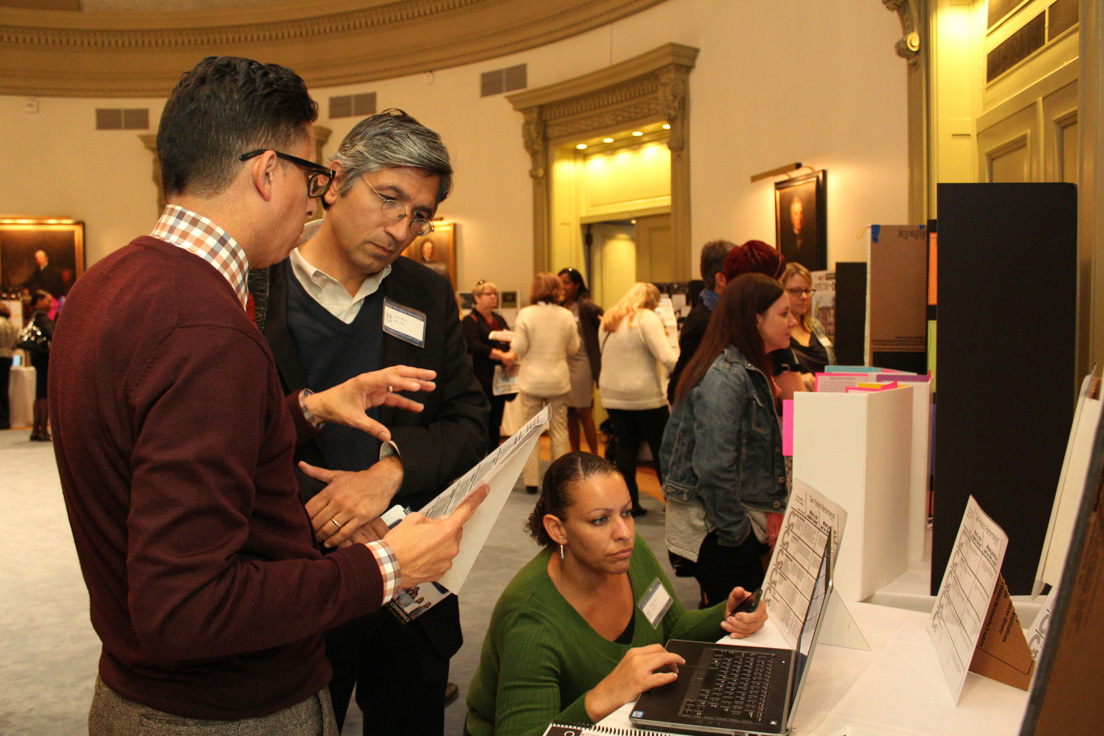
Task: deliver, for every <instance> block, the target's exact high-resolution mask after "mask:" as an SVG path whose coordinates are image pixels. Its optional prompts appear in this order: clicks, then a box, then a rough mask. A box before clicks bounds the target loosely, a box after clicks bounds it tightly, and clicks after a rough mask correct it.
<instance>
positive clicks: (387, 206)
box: [360, 175, 433, 235]
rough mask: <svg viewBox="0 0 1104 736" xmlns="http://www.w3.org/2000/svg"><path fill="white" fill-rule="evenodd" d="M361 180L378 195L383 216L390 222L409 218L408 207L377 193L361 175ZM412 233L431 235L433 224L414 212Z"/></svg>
mask: <svg viewBox="0 0 1104 736" xmlns="http://www.w3.org/2000/svg"><path fill="white" fill-rule="evenodd" d="M360 180H361V181H363V182H364V183H365V184H368V188H369V189H371V190H372V191H373V192H375V193H376V196H377V197H379V198H380V209H381V210H382V211H383V216H384V217H386V218H387V219H389V220H401V219H403V218H404V217H406V216H407V214H408V213H407V211H406V207H405V206H404V205H403V203H402V202H400V201H399V200H397V199H395V198H394V197H388V196H387V195H385V194H380V193H379V192H377V191H376V188H375V187H374V186H372V185H371V184H369V183H368V180H367V179H365V178H364V176H363V175H361V177H360ZM410 232H412V233H414V235H429V234H430V233H431V232H433V223H432V222H430V221H429V220H427V219H426V218H425V216H423V215H422V214H420V213H418V212H414V213H412V215H411V218H410Z"/></svg>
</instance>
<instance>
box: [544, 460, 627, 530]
mask: <svg viewBox="0 0 1104 736" xmlns="http://www.w3.org/2000/svg"><path fill="white" fill-rule="evenodd" d="M596 475H618V476H619V475H620V473H618V472H617V467H616V466H614V464H613V463H611V462H610V461H609V460H606V459H605V458H604V457H601V456H599V455H595V454H593V453H590V452H569V453H567V454H566V455H564V456H563V457H561V458H560V459H559V460H557V461H556V462H554V463H552V464H551V465H550V466H548V472H547V473H545V474H544V483H543V484H542V485H541V494H540V498H538V499H537V504H536V506H534V507H533V512H532V513H531V514H529V520H528V521H527V522H525V530H526V531H527V532H529V536H531V537H532V538H533V539H535V540H536V541H537V544H539V545H541V546H542V547H548V548H549V549H552V548H554V547H557V546H558V545H557V544H556V542H555V541H553V539H552V537H551V536H549V534H548V530H546V529H545V528H544V515H545V514H552V515H553V516H556V517H558V518H560V519H564V518H566V516H567V509H568V507H569V506H571V501H572V500H573V499H572V498H571V493H570V491H571V490H572V489H573V488H574V487H575V486H576V485H577V484H578V483H581V482H582V481H584V480H586V479H587V478H592V477H594V476H596Z"/></svg>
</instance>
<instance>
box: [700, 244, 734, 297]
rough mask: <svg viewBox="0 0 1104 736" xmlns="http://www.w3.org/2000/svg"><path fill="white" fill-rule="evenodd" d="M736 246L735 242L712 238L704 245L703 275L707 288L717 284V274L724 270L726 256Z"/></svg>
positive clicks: (702, 258)
mask: <svg viewBox="0 0 1104 736" xmlns="http://www.w3.org/2000/svg"><path fill="white" fill-rule="evenodd" d="M735 247H736V244H735V243H730V242H728V241H727V240H711V241H709V242H708V243H706V244H705V245H703V246H702V252H701V275H702V281H704V282H705V288H707V289H712V288H713V287H715V286H716V285H717V274H719V273H720V272H721V271H723V270H724V260H725V256H727V255H728V252H729V251H730V250H732V249H733V248H735Z"/></svg>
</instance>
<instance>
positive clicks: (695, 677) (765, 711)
mask: <svg viewBox="0 0 1104 736" xmlns="http://www.w3.org/2000/svg"><path fill="white" fill-rule="evenodd" d="M830 549H831V535H830V534H829V535H828V539H827V540H826V542H825V546H824V550H823V551H822V554H821V560H820V570H819V572H818V573H817V579H816V583H815V585H814V586H813V595H812V598H811V600H810V601H809V609H808V611H807V612H806V614H805V619H804V623H803V624H802V626H801V635H800V636H799V637H798V642H797V647H796V648H795V649H774V648H767V647H749V646H741V645H736V646H731V645H728V644H713V643H709V642H701V641H685V640H682V639H672V640H671V641H669V642H668V643H667V651H669V652H676V653H678V654H679V655H681V656H682V658H683V659H685V660H686V664H685V665H683V666H682V667H681V668H679V676H678V679H677V680H676V681H675V682H673V683H671V684H669V685H664V686H663V687H659V688H654V689H652V690H649V691H648V692H646V693H643V694H642V695H641V696H640V698H639V699H638V700H637V701H636V704H635V705H634V706H633V709H632V711H631V713H630V714H629V720H630V721H632V723H633V725H635V726H640V727H645V728H649V729H652V730H653V731H665V732H669V733H682V734H687V733H691V734H693V733H707V734H732V735H733V736H759V735H763V736H781V735H782V734H785V733H787V732H788V731H789V730H790V728H791V727H792V724H793V716H794V712H795V711H796V710H797V701H798V698H800V697H801V690H802V687H803V686H804V684H805V675H806V673H807V672H808V666H807V665H808V661H809V657H811V656H812V653H813V647H815V646H816V642H817V636H818V634H819V632H820V624H821V622H822V621H823V620H824V611H825V608H826V607H827V605H828V598H829V596H830V594H831V592H832V577H831V564H830V553H829V550H830Z"/></svg>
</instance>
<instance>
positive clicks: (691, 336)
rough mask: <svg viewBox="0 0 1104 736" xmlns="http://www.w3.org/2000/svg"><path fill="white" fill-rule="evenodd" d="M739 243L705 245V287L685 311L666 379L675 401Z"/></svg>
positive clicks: (709, 243)
mask: <svg viewBox="0 0 1104 736" xmlns="http://www.w3.org/2000/svg"><path fill="white" fill-rule="evenodd" d="M735 247H736V244H735V243H730V242H728V241H727V240H711V241H709V242H708V243H706V244H705V245H703V246H702V252H701V262H700V263H701V266H700V268H701V277H702V281H704V282H705V288H704V289H702V292H701V295H699V296H698V302H697V303H696V304H695V305H694V306H693V308H692V309H691V310H690V314H688V315H686V319H685V320H683V322H682V332H680V333H679V357H678V362H677V363H676V364H675V369H674V370H673V371H671V380H670V381H669V382H668V383H667V400H668V401H669V402H671V403H672V404H674V403H675V386H677V385H678V379H679V376H681V375H682V371H683V369H684V368H686V366H687V364H689V362H690V359H691V358H693V357H694V353H696V352H698V346H699V345H701V341H702V336H703V335H705V328H706V327H707V326H708V325H709V315H711V314H712V313H713V307H714V305H716V303H717V297H718V296H719V295H720V293H721V291H723V290H724V287H725V285H726V284H727V283H728V281H726V280H725V275H724V260H725V256H727V255H728V252H729V251H730V250H732V249H733V248H735Z"/></svg>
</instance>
